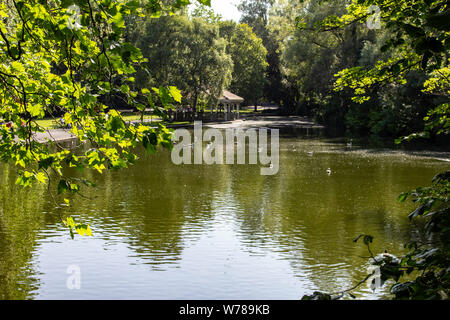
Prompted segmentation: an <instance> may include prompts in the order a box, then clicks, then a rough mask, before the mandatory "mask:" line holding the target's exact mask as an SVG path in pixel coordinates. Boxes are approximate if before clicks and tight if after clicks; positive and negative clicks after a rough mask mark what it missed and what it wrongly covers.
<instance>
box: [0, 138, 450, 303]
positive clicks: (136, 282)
mask: <svg viewBox="0 0 450 320" xmlns="http://www.w3.org/2000/svg"><path fill="white" fill-rule="evenodd" d="M295 134H298V132H297V133H295ZM302 134H303V133H302ZM308 134H310V133H309V132H308ZM280 142H281V145H280V149H281V150H280V171H279V173H278V174H277V175H275V176H261V175H260V170H259V169H260V168H259V166H257V165H254V166H243V165H214V166H207V165H202V166H190V165H182V166H175V165H172V164H171V162H170V154H169V153H168V152H160V153H159V154H158V155H156V156H145V155H144V154H142V156H141V160H140V161H139V162H138V163H137V165H136V166H134V167H132V168H130V169H128V170H125V171H119V172H107V173H106V174H104V175H98V174H96V173H93V172H88V173H87V174H88V176H89V177H88V178H89V179H91V180H93V181H95V182H96V184H97V185H98V187H97V188H96V189H93V190H87V191H84V193H83V197H74V198H73V199H72V200H71V201H72V207H71V208H69V212H70V213H71V214H72V215H73V216H75V217H76V219H78V220H82V221H86V222H87V223H90V224H91V226H92V229H93V232H94V236H93V237H92V238H81V237H77V238H76V240H75V241H72V240H70V237H69V235H68V233H67V230H65V229H64V228H63V227H62V226H61V224H60V223H59V222H58V215H59V212H58V209H55V204H54V203H53V202H52V200H51V197H50V196H49V194H48V192H47V190H46V189H45V188H44V187H38V188H35V189H32V190H22V189H20V188H19V187H16V186H15V185H14V181H15V172H14V169H13V168H12V167H10V166H5V165H3V166H2V168H1V172H2V174H1V175H0V179H1V182H2V183H1V189H0V280H1V281H0V298H1V299H24V298H68V299H71V298H74V299H77V298H90V299H96V298H111V299H120V298H137V299H160V298H162V299H232V298H239V299H298V298H299V297H301V295H302V294H304V293H309V292H311V291H312V290H316V289H320V290H327V291H337V290H340V289H342V288H348V287H350V286H352V285H353V284H355V283H356V282H358V281H359V280H360V279H361V278H362V277H363V276H364V274H365V271H366V270H365V268H366V267H367V264H366V259H364V258H362V257H364V256H367V252H366V249H365V248H364V246H362V245H355V244H354V243H353V242H352V240H353V238H354V237H355V236H357V235H359V234H360V233H370V234H372V235H374V236H375V243H374V245H373V250H374V251H384V250H385V249H387V250H389V251H390V252H392V253H394V254H395V253H399V252H401V250H402V246H401V245H402V244H403V243H404V242H405V241H407V240H408V235H409V234H410V231H411V230H410V229H409V228H410V225H409V223H408V221H407V218H406V213H407V211H408V210H409V209H410V206H408V205H405V204H399V203H397V202H396V197H397V195H398V194H399V193H401V192H402V191H405V190H409V189H411V188H414V187H416V186H419V185H424V184H428V183H429V180H430V178H431V177H432V176H433V175H434V174H435V173H437V172H439V171H442V170H444V169H446V168H447V169H448V163H445V162H441V161H435V160H433V159H426V158H417V157H410V156H404V155H401V154H385V153H370V152H362V151H361V149H360V148H358V146H356V148H355V149H354V150H348V148H346V146H345V143H344V144H343V143H340V144H337V143H335V141H331V143H330V140H326V139H325V138H323V137H322V138H317V137H316V138H307V139H306V138H302V139H299V138H297V137H295V136H293V135H292V133H290V134H289V135H285V136H284V137H283V138H282V139H281V140H280ZM308 152H313V155H312V156H310V155H308ZM327 168H332V172H333V173H332V174H331V175H327V174H326V169H327ZM71 173H72V174H74V175H76V174H77V173H76V172H71ZM70 264H76V265H79V266H80V268H81V271H82V289H81V290H79V291H77V290H68V289H67V287H66V279H67V276H68V275H67V273H66V269H67V267H68V266H69V265H70ZM383 294H384V293H376V294H373V293H372V292H370V290H369V289H367V288H366V287H363V288H361V290H360V291H359V296H362V297H369V298H374V297H377V296H382V295H383Z"/></svg>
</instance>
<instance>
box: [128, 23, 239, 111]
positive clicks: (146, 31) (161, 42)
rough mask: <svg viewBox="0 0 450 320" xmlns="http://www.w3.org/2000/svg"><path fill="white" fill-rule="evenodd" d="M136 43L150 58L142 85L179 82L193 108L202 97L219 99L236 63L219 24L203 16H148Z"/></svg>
mask: <svg viewBox="0 0 450 320" xmlns="http://www.w3.org/2000/svg"><path fill="white" fill-rule="evenodd" d="M136 32H140V35H139V37H136V38H137V39H138V41H137V43H136V45H137V46H138V47H139V48H141V50H142V52H143V55H144V57H145V58H147V59H148V63H147V65H148V70H149V72H148V73H141V75H140V79H141V81H139V82H140V86H144V87H147V86H150V87H151V86H154V85H155V84H156V83H160V84H164V85H170V84H172V85H176V86H177V87H178V88H179V89H180V90H182V92H183V93H184V98H185V100H186V102H187V103H189V104H190V105H191V106H192V107H193V109H194V110H196V109H197V105H198V101H199V99H200V97H201V96H205V97H207V98H217V97H218V96H220V94H221V93H222V91H223V89H224V88H225V87H227V86H228V85H229V83H230V81H231V72H232V68H233V63H232V60H231V57H230V56H229V55H228V54H227V53H226V40H225V39H223V38H221V37H220V36H219V30H218V27H217V25H214V24H211V23H208V22H206V21H204V20H203V19H202V18H192V19H189V18H188V17H187V16H164V17H161V18H159V19H152V18H150V19H147V21H145V23H144V24H143V28H142V27H141V29H140V30H136Z"/></svg>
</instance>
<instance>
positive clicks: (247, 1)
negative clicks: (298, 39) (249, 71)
mask: <svg viewBox="0 0 450 320" xmlns="http://www.w3.org/2000/svg"><path fill="white" fill-rule="evenodd" d="M274 3H275V1H274V0H243V1H241V3H240V4H239V5H238V9H239V11H241V13H242V16H241V20H240V22H241V23H244V24H247V25H249V26H250V27H251V28H252V30H253V32H254V33H255V34H256V35H257V36H258V37H259V38H261V39H262V43H263V45H264V47H265V48H266V49H267V56H266V60H267V63H268V66H267V69H266V80H267V81H266V84H265V88H264V93H265V94H264V95H265V98H266V99H268V100H271V101H274V102H276V103H279V101H280V100H281V97H282V95H283V94H282V92H281V91H282V85H281V73H280V66H279V62H280V61H279V52H278V43H277V42H276V41H275V39H274V38H273V37H272V34H271V33H270V32H269V30H268V22H269V13H270V8H271V7H272V5H273V4H274Z"/></svg>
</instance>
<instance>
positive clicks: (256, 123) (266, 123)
mask: <svg viewBox="0 0 450 320" xmlns="http://www.w3.org/2000/svg"><path fill="white" fill-rule="evenodd" d="M199 121H200V120H199ZM130 122H131V123H137V121H130ZM146 122H147V121H146ZM203 126H204V127H206V128H215V129H228V128H234V129H249V128H264V127H270V128H274V129H280V128H315V129H323V128H325V127H324V126H321V125H318V124H316V123H315V122H314V121H312V120H311V119H308V118H306V117H300V116H290V117H288V116H269V115H268V116H250V117H245V118H241V119H237V120H232V121H216V122H203ZM166 127H167V128H170V129H176V128H188V129H189V128H194V123H186V124H174V125H171V124H166ZM33 139H35V140H36V141H38V142H41V143H43V142H47V141H48V140H50V141H51V142H68V141H72V140H75V139H77V137H76V136H75V135H73V134H72V133H71V132H70V129H63V128H59V129H49V130H47V131H45V132H37V133H35V134H34V136H33Z"/></svg>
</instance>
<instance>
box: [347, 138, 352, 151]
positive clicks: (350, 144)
mask: <svg viewBox="0 0 450 320" xmlns="http://www.w3.org/2000/svg"><path fill="white" fill-rule="evenodd" d="M352 145H353V139H350V142H349V143H347V147H349V148H350V149H351V148H352Z"/></svg>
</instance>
